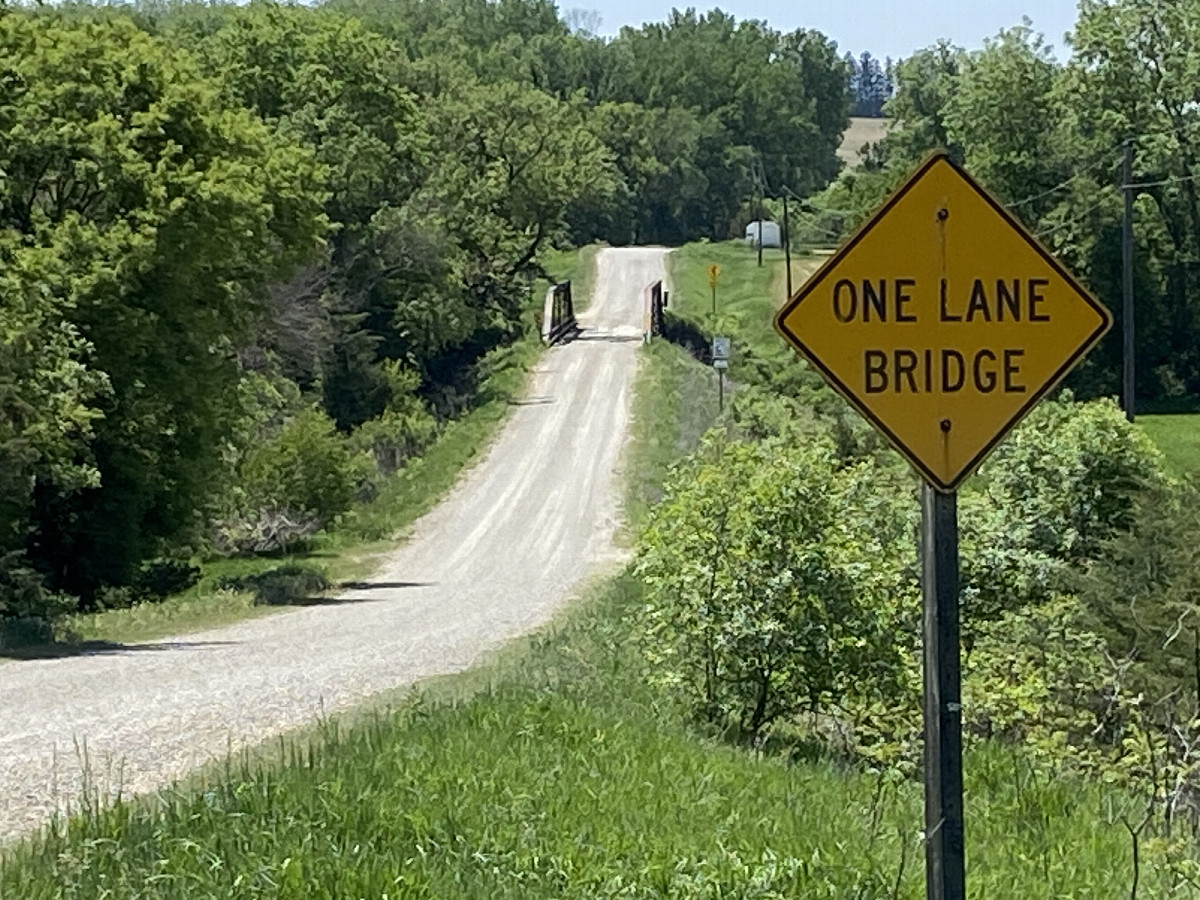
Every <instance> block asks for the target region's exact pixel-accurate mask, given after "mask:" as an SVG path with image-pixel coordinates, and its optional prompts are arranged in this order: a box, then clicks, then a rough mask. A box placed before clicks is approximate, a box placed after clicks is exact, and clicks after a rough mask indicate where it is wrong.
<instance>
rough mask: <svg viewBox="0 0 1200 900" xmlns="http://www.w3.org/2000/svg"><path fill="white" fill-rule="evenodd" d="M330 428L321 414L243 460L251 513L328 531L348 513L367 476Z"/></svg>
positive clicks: (305, 417)
mask: <svg viewBox="0 0 1200 900" xmlns="http://www.w3.org/2000/svg"><path fill="white" fill-rule="evenodd" d="M365 462H366V460H365V459H364V458H363V457H362V456H361V455H359V454H356V453H355V452H354V450H353V449H352V448H351V447H350V445H349V442H348V441H347V440H346V438H345V437H344V436H342V435H341V434H339V433H338V431H337V429H336V428H335V427H334V424H333V422H332V421H331V420H330V419H329V417H328V416H326V415H325V414H324V413H323V412H321V411H320V410H319V409H308V410H305V411H304V412H302V413H300V414H299V415H298V416H296V417H295V418H294V419H292V420H291V421H289V422H288V423H287V424H286V425H285V426H284V427H283V429H282V430H281V431H280V432H279V434H278V435H276V436H275V438H274V439H273V440H271V441H268V442H267V443H264V444H262V445H260V446H258V447H256V448H254V449H253V450H251V451H250V453H249V454H248V455H247V457H246V460H245V462H244V463H243V464H242V467H241V473H240V474H241V478H240V479H239V480H240V483H241V485H242V488H243V490H244V491H245V494H246V502H247V505H248V508H249V509H252V510H274V511H279V512H283V513H290V514H292V515H293V516H296V517H299V518H306V517H311V518H312V519H313V520H314V521H315V522H317V523H318V524H319V525H326V524H328V523H329V522H331V521H333V519H335V518H336V517H337V516H339V515H341V514H342V513H344V512H346V510H348V509H350V507H351V505H352V504H353V503H354V498H355V495H356V494H357V492H358V489H359V485H360V483H361V482H362V481H363V479H364V478H366V477H367V475H368V474H369V470H368V469H366V468H365V467H364V463H365Z"/></svg>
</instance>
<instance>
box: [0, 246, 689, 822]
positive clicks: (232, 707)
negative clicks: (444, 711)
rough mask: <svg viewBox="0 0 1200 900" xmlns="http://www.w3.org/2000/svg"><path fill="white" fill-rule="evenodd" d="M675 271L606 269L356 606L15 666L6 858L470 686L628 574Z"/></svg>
mask: <svg viewBox="0 0 1200 900" xmlns="http://www.w3.org/2000/svg"><path fill="white" fill-rule="evenodd" d="M665 254H666V251H663V250H654V249H622V250H605V251H602V252H601V253H600V254H599V256H598V257H597V265H598V267H599V271H598V272H597V277H596V281H595V284H596V289H595V295H594V297H593V298H592V301H591V304H590V306H589V308H588V309H587V311H586V312H585V313H583V314H582V315H581V316H580V325H581V326H582V329H583V330H582V333H581V335H580V336H579V338H578V339H577V340H575V341H573V342H571V343H569V344H566V345H564V346H560V347H556V348H553V349H551V350H549V351H547V353H546V354H545V356H544V357H543V358H542V361H541V363H540V365H539V367H538V369H537V371H536V373H535V374H534V376H533V378H532V380H531V386H530V389H529V392H528V395H527V397H526V398H525V399H524V400H523V401H521V402H520V403H519V404H517V405H516V406H515V408H514V409H513V412H512V415H511V416H510V418H509V420H508V421H507V423H506V425H505V427H504V429H503V431H502V433H501V434H500V436H499V437H498V438H497V440H496V442H495V444H494V445H493V446H492V448H491V449H490V451H489V452H488V453H487V454H486V456H485V457H484V459H483V460H482V461H481V462H480V463H479V464H478V465H477V466H475V467H474V468H473V469H472V470H471V471H470V472H469V473H468V474H467V475H466V476H465V477H464V478H463V480H462V481H461V482H460V483H459V485H458V486H457V487H456V488H455V489H454V491H453V492H452V493H451V495H450V496H449V497H448V498H447V499H446V500H445V501H444V502H443V503H442V504H441V505H440V506H438V508H437V509H435V510H434V511H433V512H431V513H430V514H429V515H427V516H425V517H424V518H423V519H421V520H420V521H419V522H418V523H417V524H416V526H415V527H414V530H413V534H412V536H411V538H410V539H409V540H408V541H407V542H406V543H405V544H404V545H402V546H400V547H398V548H397V549H396V550H395V551H394V553H392V554H391V555H390V556H389V557H388V559H387V561H386V563H385V564H384V565H383V566H382V568H381V569H380V570H379V571H378V572H377V573H376V574H375V575H374V576H373V577H372V579H371V581H369V582H366V583H363V584H362V585H361V586H360V587H361V589H356V590H352V591H349V592H347V593H345V594H342V595H341V596H340V597H339V599H341V600H343V601H347V602H344V603H337V604H329V605H322V606H312V607H308V608H305V609H302V610H297V611H291V612H286V613H281V614H279V615H276V616H270V617H267V618H262V619H255V620H251V621H247V622H243V623H241V624H238V625H233V626H230V627H226V628H220V629H216V630H212V631H207V632H203V633H199V634H191V635H185V636H180V637H177V638H174V639H170V640H166V641H159V642H155V643H153V644H144V645H133V646H130V647H128V648H124V649H120V650H116V651H111V652H103V653H98V654H94V655H85V656H76V657H70V658H65V659H49V660H35V661H28V662H11V663H6V664H4V665H3V666H0V840H3V839H8V838H12V837H13V836H16V835H18V834H20V833H22V832H25V831H27V830H29V829H31V828H34V827H36V826H37V825H39V824H40V823H42V822H44V821H46V819H47V818H48V817H49V815H50V814H51V813H52V812H54V811H55V810H64V809H66V808H67V806H68V804H70V803H71V802H72V801H73V800H74V799H75V798H78V796H79V792H80V790H81V787H82V786H83V783H84V781H83V779H84V775H85V772H86V773H87V774H88V778H89V779H90V781H91V784H92V790H96V791H100V792H101V793H102V794H103V793H107V794H111V793H112V792H113V791H114V790H115V789H116V788H118V787H119V788H120V790H121V791H122V793H124V794H126V795H128V794H131V793H142V792H146V791H151V790H154V789H156V788H159V787H162V786H164V785H166V784H169V783H170V782H172V781H173V780H175V779H177V778H179V777H180V776H182V775H185V774H186V773H188V772H189V771H191V770H193V769H194V768H196V767H198V766H200V765H203V764H204V763H206V762H209V761H211V760H212V759H214V758H219V757H222V756H224V755H225V754H227V753H228V752H229V751H230V750H236V749H239V748H242V747H247V746H251V745H254V744H257V743H260V742H262V741H264V740H266V739H268V738H270V737H272V736H274V735H277V734H279V733H281V732H285V731H288V730H290V729H293V728H296V727H298V726H302V725H304V724H306V723H309V722H311V721H312V720H313V719H314V718H316V717H318V716H320V715H322V714H325V713H330V712H335V711H337V710H341V709H346V708H347V707H350V706H353V705H354V704H357V703H360V702H361V701H363V700H364V699H365V698H367V697H370V696H371V695H373V694H377V693H380V692H383V691H388V690H391V689H395V688H398V687H403V686H405V685H409V684H412V683H413V682H415V681H417V680H419V679H421V678H425V677H427V676H430V675H437V674H443V673H449V672H455V671H459V670H461V669H464V668H466V667H467V666H470V665H471V664H472V662H473V661H475V660H477V659H478V658H479V657H480V655H481V654H483V653H485V652H486V651H488V650H491V649H494V648H495V647H497V646H498V645H499V644H501V643H503V642H504V641H505V640H507V639H509V638H512V637H514V636H516V635H519V634H522V633H524V632H528V631H530V630H532V629H534V628H536V627H538V626H539V625H541V624H543V623H545V622H546V621H547V620H548V619H550V618H551V617H552V616H553V615H554V614H555V613H556V612H557V611H558V610H559V609H561V608H562V607H563V605H564V604H565V603H566V602H567V601H568V600H569V599H570V597H571V595H572V592H573V591H574V590H577V589H578V588H579V586H580V584H581V582H582V581H583V580H584V579H585V578H587V576H588V575H589V574H591V573H594V572H596V571H598V570H600V569H602V568H604V567H606V566H609V565H612V564H613V563H615V562H617V561H618V560H619V559H620V557H621V551H620V550H619V549H618V548H617V547H616V545H615V543H614V538H615V533H616V531H617V529H618V527H619V525H620V505H619V496H620V492H621V490H622V483H621V480H620V478H619V477H618V476H619V473H618V466H619V465H620V458H621V450H622V447H623V445H624V443H625V439H626V436H627V434H628V422H629V412H630V400H631V391H632V384H633V375H634V367H635V365H636V360H637V356H636V354H637V348H638V345H639V343H640V340H641V321H642V313H643V302H644V301H643V289H644V288H645V286H646V285H648V284H650V283H651V282H653V281H655V280H657V279H659V278H663V277H665V276H664V258H665ZM85 761H86V765H85Z"/></svg>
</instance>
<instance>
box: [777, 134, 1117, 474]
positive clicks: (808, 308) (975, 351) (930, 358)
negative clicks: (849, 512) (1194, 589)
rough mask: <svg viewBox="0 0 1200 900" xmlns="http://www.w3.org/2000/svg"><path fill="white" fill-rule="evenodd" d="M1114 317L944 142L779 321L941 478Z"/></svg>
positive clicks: (995, 438)
mask: <svg viewBox="0 0 1200 900" xmlns="http://www.w3.org/2000/svg"><path fill="white" fill-rule="evenodd" d="M1111 324H1112V316H1111V315H1110V314H1109V312H1108V310H1107V309H1105V307H1104V306H1103V305H1101V304H1100V303H1099V302H1098V301H1097V300H1096V299H1095V298H1093V297H1092V296H1091V294H1089V293H1088V291H1087V290H1086V289H1085V288H1084V287H1082V286H1081V285H1080V284H1079V282H1078V281H1077V280H1076V279H1075V278H1074V277H1073V276H1072V275H1071V274H1070V273H1069V272H1068V271H1067V270H1066V269H1065V268H1064V267H1063V266H1062V265H1061V264H1060V263H1059V262H1058V261H1057V260H1055V259H1054V257H1053V256H1051V254H1050V253H1049V252H1048V251H1047V250H1046V249H1045V248H1043V247H1042V246H1041V245H1040V244H1039V243H1038V242H1037V240H1036V239H1035V238H1034V237H1033V236H1032V235H1031V234H1030V233H1029V232H1028V231H1026V230H1025V228H1024V227H1023V226H1022V225H1021V224H1020V223H1019V222H1017V221H1016V219H1014V218H1013V217H1012V216H1011V215H1010V214H1009V213H1008V212H1007V211H1006V210H1005V209H1004V208H1003V207H1002V206H1001V205H1000V203H999V202H997V201H996V200H995V199H994V198H992V197H991V196H990V195H989V194H988V193H987V192H986V191H985V190H984V189H983V188H982V187H980V186H979V185H978V184H977V183H976V182H975V181H974V180H973V179H972V178H971V177H970V176H969V175H967V173H966V172H964V171H963V170H962V169H961V168H959V167H958V166H957V165H956V164H955V163H954V162H952V161H951V160H950V158H949V157H948V156H947V155H946V154H945V153H944V152H942V153H937V154H934V155H933V156H931V157H930V158H929V159H927V160H926V161H925V163H924V164H922V165H921V167H920V168H918V169H917V171H916V172H915V173H914V174H913V175H912V177H910V178H909V180H908V181H907V182H906V183H905V184H904V185H903V186H902V187H901V188H900V189H899V190H898V191H896V193H895V194H893V195H892V196H891V197H890V198H889V199H888V200H887V202H886V203H885V204H884V205H883V207H882V208H881V209H880V210H879V211H878V212H877V213H875V215H874V216H872V217H871V219H870V220H869V221H868V222H867V223H866V224H865V225H864V226H863V227H862V228H861V229H859V231H858V232H857V233H856V234H855V235H854V236H853V237H852V238H851V239H850V240H849V241H848V242H847V243H846V244H845V246H843V247H842V248H841V250H839V251H838V253H837V254H836V255H835V256H833V257H832V258H831V259H830V260H829V261H828V262H827V263H826V264H825V265H824V266H822V267H821V269H820V270H819V271H818V272H817V273H816V274H815V275H813V276H812V278H810V279H809V280H808V281H807V282H806V283H805V284H804V286H803V287H801V288H800V290H799V292H798V293H796V295H795V296H793V297H792V298H791V299H790V300H789V302H788V303H787V304H786V305H785V306H784V308H783V309H782V310H780V312H779V314H778V315H777V316H776V319H775V326H776V328H777V329H778V330H779V332H780V333H781V334H782V335H783V337H784V338H785V339H786V340H787V341H788V342H789V343H790V344H792V345H793V346H794V347H795V348H796V349H798V350H799V351H800V352H801V353H803V354H804V356H805V357H806V358H807V359H808V360H809V361H810V362H811V363H812V364H813V365H815V366H816V367H817V368H818V369H819V370H820V371H821V373H822V374H823V375H824V376H825V379H826V380H827V381H828V382H829V383H830V384H831V385H833V387H834V388H836V389H837V390H838V391H839V392H840V393H841V394H843V395H844V396H845V397H846V399H847V400H849V401H850V402H851V403H852V404H853V405H854V406H855V407H857V408H858V410H859V411H860V412H861V413H862V414H863V415H864V416H866V417H867V419H869V420H870V421H871V422H872V423H873V424H874V425H875V427H876V428H878V429H879V430H880V431H882V432H883V434H884V435H886V436H887V438H888V439H889V440H890V441H891V442H892V444H894V445H895V446H896V448H897V449H898V450H899V451H900V452H901V453H902V454H904V456H905V457H907V458H908V460H909V461H910V462H911V463H912V464H913V465H914V466H915V467H916V468H917V469H918V470H919V471H920V472H921V474H922V475H923V476H924V477H925V479H926V480H927V481H929V482H930V484H932V485H933V486H934V487H936V488H938V489H939V490H943V491H948V490H953V489H954V488H955V487H957V486H958V485H959V484H960V483H961V482H962V481H963V479H964V478H966V477H967V476H968V475H970V474H971V472H972V471H974V469H975V468H976V467H977V466H978V465H979V464H980V463H981V462H982V461H983V459H984V457H986V456H987V455H988V453H989V452H990V451H991V450H992V448H993V447H995V446H996V444H997V443H998V442H999V441H1000V440H1001V439H1002V438H1003V437H1004V435H1005V434H1007V433H1008V431H1009V430H1010V429H1011V428H1012V427H1013V426H1014V425H1015V424H1016V423H1017V422H1018V421H1020V419H1021V418H1022V417H1023V416H1024V415H1025V414H1026V413H1027V412H1029V410H1030V409H1032V408H1033V407H1034V406H1035V405H1036V404H1037V402H1038V401H1039V400H1041V399H1042V397H1043V396H1045V394H1046V393H1047V392H1048V391H1049V390H1051V389H1052V388H1053V387H1054V385H1055V384H1057V383H1058V382H1059V381H1060V380H1061V379H1062V378H1063V377H1064V376H1065V375H1066V374H1067V372H1069V371H1070V370H1071V368H1072V367H1073V366H1074V365H1075V364H1076V363H1077V362H1079V360H1080V359H1081V358H1082V357H1083V355H1084V354H1085V353H1087V351H1088V350H1090V349H1091V348H1092V347H1093V346H1094V345H1095V344H1096V342H1097V341H1099V340H1100V338H1101V337H1102V336H1103V335H1104V333H1105V332H1106V331H1108V329H1109V327H1110V326H1111Z"/></svg>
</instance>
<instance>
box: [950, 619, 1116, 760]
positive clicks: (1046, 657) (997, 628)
mask: <svg viewBox="0 0 1200 900" xmlns="http://www.w3.org/2000/svg"><path fill="white" fill-rule="evenodd" d="M1119 675H1120V670H1119V668H1118V666H1117V664H1116V663H1115V662H1114V661H1113V657H1112V656H1111V655H1110V654H1109V651H1108V647H1107V645H1106V644H1105V641H1104V639H1103V638H1102V637H1100V636H1099V635H1097V634H1096V633H1095V632H1093V631H1091V630H1089V628H1088V627H1087V616H1086V613H1085V610H1084V608H1083V606H1082V605H1081V604H1080V602H1079V601H1078V600H1076V599H1074V598H1070V597H1057V598H1054V599H1052V600H1050V601H1048V602H1046V603H1044V604H1041V605H1037V606H1030V607H1026V608H1024V609H1021V610H1019V611H1013V612H1006V613H1004V614H1003V615H1001V616H1000V617H999V618H998V619H996V620H994V621H992V622H989V623H986V624H984V625H982V626H981V627H980V628H979V629H978V631H977V634H976V636H975V640H974V641H973V646H972V648H971V651H970V653H969V654H968V655H967V657H966V661H965V665H964V669H963V690H964V693H963V728H964V730H966V731H967V733H968V734H970V735H972V736H974V737H976V738H980V739H986V740H997V741H1003V742H1004V743H1008V744H1023V745H1025V746H1026V747H1028V748H1029V749H1030V751H1031V752H1032V754H1033V756H1034V757H1035V758H1037V759H1039V760H1042V761H1045V762H1050V763H1062V762H1063V761H1071V762H1073V763H1075V764H1076V765H1080V764H1086V765H1087V767H1088V768H1094V766H1095V764H1096V763H1098V762H1099V760H1100V759H1102V758H1103V756H1104V754H1105V752H1106V750H1107V749H1108V748H1109V747H1111V745H1112V742H1113V740H1114V738H1115V737H1116V736H1117V735H1118V734H1119V733H1120V730H1121V728H1122V727H1123V725H1124V722H1123V721H1122V719H1123V718H1124V717H1125V715H1126V714H1125V710H1123V709H1122V708H1121V707H1122V700H1123V699H1127V698H1122V696H1121V687H1122V686H1121V684H1120V680H1119Z"/></svg>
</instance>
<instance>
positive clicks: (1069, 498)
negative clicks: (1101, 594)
mask: <svg viewBox="0 0 1200 900" xmlns="http://www.w3.org/2000/svg"><path fill="white" fill-rule="evenodd" d="M981 474H982V476H983V478H984V479H985V481H986V488H985V490H986V491H987V493H988V494H989V496H990V498H991V499H992V501H993V502H994V503H995V504H996V506H997V507H999V508H1001V509H1002V510H1004V512H1005V514H1006V516H1007V517H1008V518H1009V520H1010V526H1009V527H1011V528H1015V529H1019V530H1020V532H1019V535H1017V537H1018V542H1019V544H1020V545H1021V546H1024V547H1026V548H1028V549H1030V550H1037V551H1041V552H1043V553H1046V554H1048V555H1049V556H1053V557H1056V558H1058V559H1064V560H1079V559H1090V558H1094V557H1095V556H1096V555H1097V554H1098V552H1099V550H1100V547H1101V544H1102V543H1103V542H1104V541H1105V540H1106V539H1108V538H1111V537H1113V536H1114V535H1115V534H1117V533H1119V532H1120V531H1122V530H1124V529H1126V528H1128V527H1129V525H1130V522H1131V515H1132V509H1133V504H1134V500H1135V498H1136V497H1137V495H1138V493H1139V492H1140V490H1141V489H1142V488H1143V487H1145V486H1153V485H1155V484H1161V483H1163V482H1164V481H1165V480H1166V470H1165V468H1164V465H1163V459H1162V455H1161V453H1159V451H1158V448H1156V447H1155V446H1154V444H1153V442H1152V441H1151V440H1150V439H1149V438H1148V437H1147V436H1146V435H1145V434H1144V433H1143V432H1142V431H1140V430H1139V429H1137V428H1135V427H1134V426H1132V425H1130V424H1129V423H1128V422H1127V421H1126V420H1125V416H1124V414H1123V413H1122V412H1121V410H1120V409H1119V408H1118V407H1117V404H1116V403H1115V402H1114V401H1112V400H1093V401H1090V402H1088V403H1075V402H1073V401H1072V398H1071V396H1070V395H1069V394H1065V395H1064V396H1063V398H1061V399H1059V400H1056V401H1053V402H1045V403H1042V404H1041V405H1040V406H1038V408H1037V409H1036V410H1034V411H1033V413H1031V414H1030V416H1029V419H1028V420H1027V421H1026V422H1025V424H1023V425H1022V426H1021V427H1020V428H1018V429H1016V431H1014V432H1013V433H1012V434H1011V435H1010V436H1009V437H1008V439H1007V440H1005V441H1004V442H1003V443H1001V444H1000V446H999V447H997V448H996V451H995V453H994V454H993V455H992V457H991V459H990V460H989V461H988V462H987V464H986V465H985V466H984V467H983V469H982V473H981Z"/></svg>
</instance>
